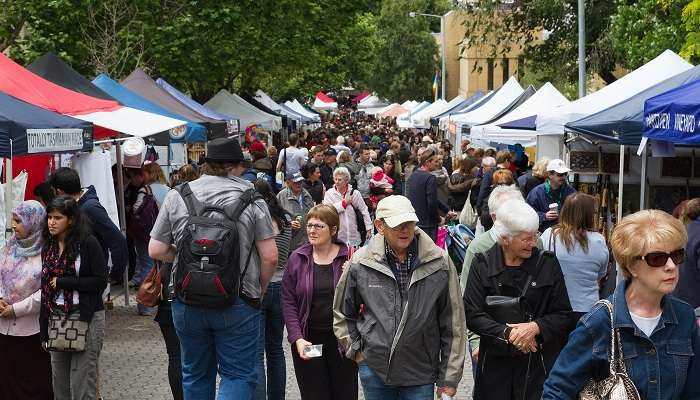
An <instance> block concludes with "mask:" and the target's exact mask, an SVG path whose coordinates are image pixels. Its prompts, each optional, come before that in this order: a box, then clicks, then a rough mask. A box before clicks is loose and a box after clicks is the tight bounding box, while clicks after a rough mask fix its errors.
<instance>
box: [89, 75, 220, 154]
mask: <svg viewBox="0 0 700 400" xmlns="http://www.w3.org/2000/svg"><path fill="white" fill-rule="evenodd" d="M92 83H93V84H94V85H95V86H97V87H98V88H100V89H102V90H103V91H104V92H106V93H107V94H109V95H110V96H112V97H113V98H115V99H116V100H117V101H118V102H120V103H122V104H124V105H125V106H127V107H132V108H136V109H139V110H141V111H147V112H150V113H154V114H160V115H164V116H166V117H170V118H175V119H179V120H183V121H187V125H185V127H186V131H185V137H184V141H185V142H187V143H194V142H206V141H207V128H205V127H204V126H203V125H201V124H198V123H196V122H192V121H189V120H187V118H185V117H183V116H181V115H178V114H175V113H174V112H171V111H169V110H166V109H165V108H163V107H161V106H159V105H158V104H155V103H153V102H151V101H149V100H146V99H144V98H143V97H141V96H139V95H138V94H136V93H134V92H132V91H131V90H129V89H127V88H125V87H124V86H122V85H120V84H119V83H118V82H117V81H115V80H113V79H112V78H110V77H109V76H107V75H105V74H100V75H98V76H97V78H95V79H93V80H92ZM171 141H172V142H174V143H177V142H182V141H183V139H172V138H171Z"/></svg>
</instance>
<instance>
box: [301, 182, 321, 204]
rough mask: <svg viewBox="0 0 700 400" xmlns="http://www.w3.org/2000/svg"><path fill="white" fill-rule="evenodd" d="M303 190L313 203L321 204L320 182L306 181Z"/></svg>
mask: <svg viewBox="0 0 700 400" xmlns="http://www.w3.org/2000/svg"><path fill="white" fill-rule="evenodd" d="M304 189H306V190H307V191H308V192H309V194H310V195H311V198H312V199H314V203H316V204H321V203H323V183H322V182H321V181H320V180H318V181H316V182H311V181H310V180H308V179H307V180H305V181H304Z"/></svg>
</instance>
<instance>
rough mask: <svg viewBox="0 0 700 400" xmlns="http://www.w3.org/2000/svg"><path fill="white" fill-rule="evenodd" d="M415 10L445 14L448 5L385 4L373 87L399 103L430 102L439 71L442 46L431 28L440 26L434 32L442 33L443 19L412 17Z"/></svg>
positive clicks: (424, 1) (425, 0) (417, 0)
mask: <svg viewBox="0 0 700 400" xmlns="http://www.w3.org/2000/svg"><path fill="white" fill-rule="evenodd" d="M411 11H415V12H422V13H428V14H436V15H442V14H443V13H444V12H445V11H446V4H445V3H444V2H442V1H430V0H392V1H384V2H383V4H382V10H381V13H380V15H379V19H378V23H377V26H378V27H379V28H378V35H379V46H378V50H377V59H376V63H375V67H374V68H373V74H374V75H373V79H372V83H371V87H372V88H373V89H374V90H375V91H377V93H378V94H379V95H381V96H383V97H386V98H388V99H391V100H392V101H396V102H403V101H405V100H408V99H414V100H423V99H429V98H430V97H431V87H432V82H433V79H434V76H435V71H436V68H438V60H439V56H438V45H437V43H436V41H435V39H434V38H433V36H432V35H431V34H430V28H431V25H432V26H435V23H437V28H436V29H435V28H433V29H435V31H439V30H440V28H439V26H440V25H439V20H438V19H437V18H429V19H428V18H425V17H417V18H410V17H409V16H408V13H409V12H411ZM433 20H435V21H433Z"/></svg>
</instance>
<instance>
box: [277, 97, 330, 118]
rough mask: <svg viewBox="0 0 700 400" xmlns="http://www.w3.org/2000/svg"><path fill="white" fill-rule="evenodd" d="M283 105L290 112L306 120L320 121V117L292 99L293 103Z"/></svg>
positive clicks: (286, 102)
mask: <svg viewBox="0 0 700 400" xmlns="http://www.w3.org/2000/svg"><path fill="white" fill-rule="evenodd" d="M284 105H285V106H287V107H289V108H290V109H291V110H292V111H294V112H296V113H297V114H300V115H303V116H305V117H307V118H311V119H313V120H314V121H320V120H321V117H320V116H319V115H318V114H316V113H313V112H311V111H309V110H307V109H306V108H304V106H302V105H301V103H299V102H298V101H297V99H294V101H285V102H284Z"/></svg>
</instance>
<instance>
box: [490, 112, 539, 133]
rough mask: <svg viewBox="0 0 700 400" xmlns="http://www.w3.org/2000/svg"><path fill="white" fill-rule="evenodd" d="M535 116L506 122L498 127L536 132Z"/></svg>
mask: <svg viewBox="0 0 700 400" xmlns="http://www.w3.org/2000/svg"><path fill="white" fill-rule="evenodd" d="M536 122H537V115H533V116H530V117H525V118H521V119H516V120H515V121H510V122H506V123H505V124H501V125H498V126H500V127H501V128H505V129H522V130H529V131H534V130H537V124H536Z"/></svg>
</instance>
